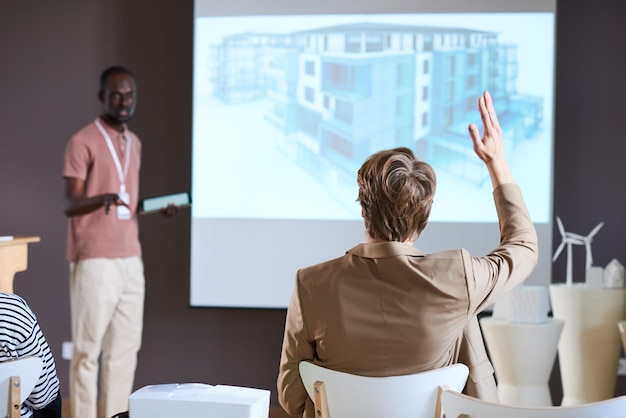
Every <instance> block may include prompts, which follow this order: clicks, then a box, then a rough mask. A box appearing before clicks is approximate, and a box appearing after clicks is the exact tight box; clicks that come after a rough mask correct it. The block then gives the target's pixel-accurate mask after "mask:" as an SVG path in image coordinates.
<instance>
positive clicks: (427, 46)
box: [424, 35, 434, 51]
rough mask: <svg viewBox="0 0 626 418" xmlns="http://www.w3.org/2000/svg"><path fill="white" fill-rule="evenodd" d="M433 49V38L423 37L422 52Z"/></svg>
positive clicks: (430, 36)
mask: <svg viewBox="0 0 626 418" xmlns="http://www.w3.org/2000/svg"><path fill="white" fill-rule="evenodd" d="M433 47H434V42H433V36H432V35H424V51H432V50H433Z"/></svg>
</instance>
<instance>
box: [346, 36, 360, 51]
mask: <svg viewBox="0 0 626 418" xmlns="http://www.w3.org/2000/svg"><path fill="white" fill-rule="evenodd" d="M346 52H361V35H360V34H352V35H346Z"/></svg>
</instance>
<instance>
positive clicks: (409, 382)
mask: <svg viewBox="0 0 626 418" xmlns="http://www.w3.org/2000/svg"><path fill="white" fill-rule="evenodd" d="M468 374H469V369H468V368H467V366H466V365H464V364H454V365H452V366H447V367H443V368H441V369H435V370H428V371H424V372H420V373H415V374H410V375H405V376H389V377H366V376H358V375H354V374H349V373H343V372H338V371H335V370H330V369H327V368H324V367H321V366H318V365H316V364H313V363H310V362H307V361H302V362H300V377H301V378H302V382H303V383H304V386H305V388H306V390H307V393H308V394H309V397H311V399H312V400H313V401H314V403H315V404H316V410H317V409H318V408H319V409H320V412H321V413H323V414H326V413H328V415H327V416H330V418H350V417H360V418H367V417H371V418H380V417H385V418H433V417H434V414H435V407H436V405H437V394H438V388H439V386H440V385H447V386H448V387H450V388H455V389H456V390H458V391H461V390H463V387H464V386H465V382H466V381H467V377H468ZM316 382H319V383H322V382H323V385H322V389H321V390H322V393H321V394H320V393H318V394H317V398H318V402H315V400H316V393H315V389H314V386H315V384H316ZM319 386H320V385H319V384H318V387H319ZM324 391H325V399H324V396H323V395H324ZM320 395H321V396H320ZM324 404H325V405H327V408H328V411H323V409H324ZM319 416H322V417H324V416H325V415H319Z"/></svg>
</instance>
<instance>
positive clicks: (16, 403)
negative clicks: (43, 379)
mask: <svg viewBox="0 0 626 418" xmlns="http://www.w3.org/2000/svg"><path fill="white" fill-rule="evenodd" d="M42 367H43V362H42V361H41V359H40V358H39V357H31V356H28V357H20V358H18V359H16V360H9V361H4V362H1V363H0V416H2V417H5V416H10V417H14V416H17V417H19V416H20V408H21V405H22V403H23V402H24V400H25V399H26V398H28V395H30V393H31V392H32V391H33V389H34V388H35V385H36V384H37V381H38V380H39V376H40V375H41V369H42Z"/></svg>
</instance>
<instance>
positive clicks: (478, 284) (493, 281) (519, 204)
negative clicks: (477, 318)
mask: <svg viewBox="0 0 626 418" xmlns="http://www.w3.org/2000/svg"><path fill="white" fill-rule="evenodd" d="M493 195H494V200H495V205H496V211H497V213H498V221H499V225H500V245H499V246H498V247H497V248H495V249H494V250H492V251H491V252H490V253H489V254H487V255H486V256H484V257H472V256H470V255H469V254H468V253H467V252H466V251H464V256H463V257H464V258H465V260H464V264H465V266H466V268H467V269H468V271H466V277H467V287H468V296H469V312H468V314H470V315H475V314H477V313H478V312H480V311H482V310H483V309H485V308H486V307H488V306H489V305H491V304H493V303H494V302H496V301H497V300H498V299H499V298H501V297H502V296H503V295H504V294H506V293H507V292H509V291H510V290H512V289H513V288H515V287H516V286H517V285H518V284H520V283H522V282H523V281H524V280H525V279H526V278H527V277H528V276H529V275H530V273H531V272H532V271H533V269H534V268H535V266H536V265H537V258H538V244H537V232H536V231H535V227H534V225H533V223H532V221H531V219H530V215H529V213H528V209H527V208H526V204H525V203H524V199H523V197H522V192H521V190H520V188H519V186H518V185H517V184H514V183H510V184H503V185H501V186H499V187H497V188H496V189H494V191H493Z"/></svg>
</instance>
